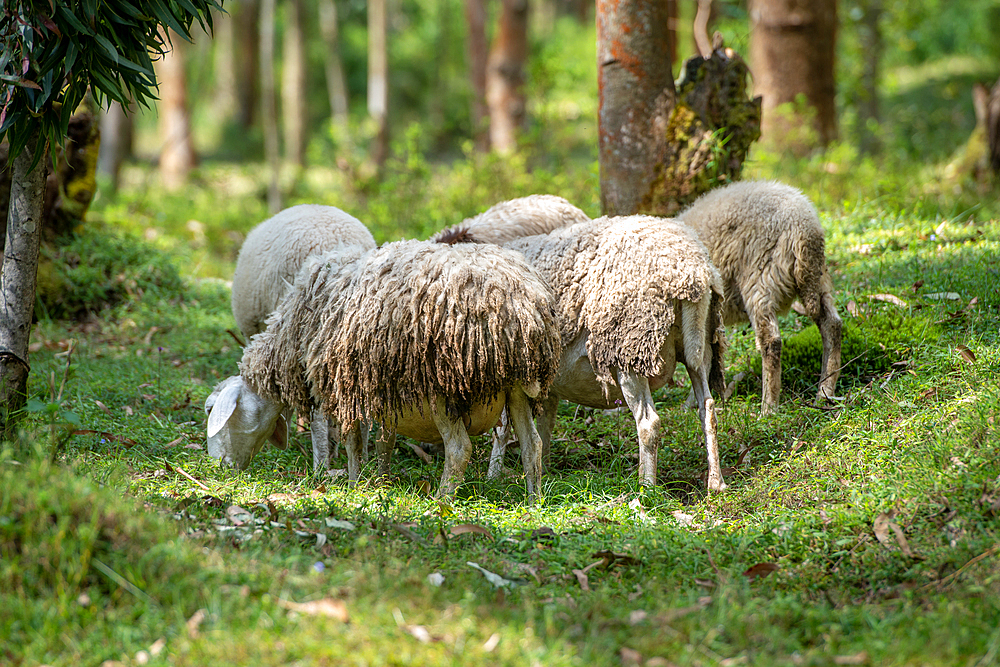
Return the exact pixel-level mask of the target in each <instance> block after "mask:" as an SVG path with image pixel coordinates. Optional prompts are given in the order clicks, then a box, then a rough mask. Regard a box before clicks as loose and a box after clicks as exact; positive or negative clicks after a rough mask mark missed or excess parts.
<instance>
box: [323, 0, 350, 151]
mask: <svg viewBox="0 0 1000 667" xmlns="http://www.w3.org/2000/svg"><path fill="white" fill-rule="evenodd" d="M319 30H320V34H321V35H322V36H323V44H324V45H325V46H326V48H325V49H324V50H323V54H324V58H323V64H324V67H325V69H326V92H327V95H328V96H329V98H330V118H331V119H332V120H333V124H334V126H336V127H337V128H338V130H339V131H340V135H341V136H340V138H342V139H344V140H347V139H349V136H348V135H349V129H348V122H347V121H348V106H347V82H346V80H345V77H344V64H343V62H342V61H341V59H340V30H339V28H338V26H337V2H336V0H319Z"/></svg>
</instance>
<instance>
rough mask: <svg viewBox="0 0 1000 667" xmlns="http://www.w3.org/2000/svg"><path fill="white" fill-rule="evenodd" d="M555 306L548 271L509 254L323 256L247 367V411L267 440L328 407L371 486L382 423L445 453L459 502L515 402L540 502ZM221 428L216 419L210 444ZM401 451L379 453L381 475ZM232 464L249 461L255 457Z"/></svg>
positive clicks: (250, 353)
mask: <svg viewBox="0 0 1000 667" xmlns="http://www.w3.org/2000/svg"><path fill="white" fill-rule="evenodd" d="M554 306H555V296H554V294H553V293H552V290H551V288H550V287H549V286H548V285H547V284H546V283H545V281H544V279H543V278H542V277H541V276H540V275H539V274H538V272H536V271H535V270H534V269H532V268H531V267H530V266H528V265H527V264H526V263H525V261H524V259H523V258H522V257H521V256H520V255H518V254H517V253H514V252H511V251H509V250H505V249H503V248H500V247H496V246H490V245H459V246H448V245H442V244H437V243H430V242H427V241H397V242H395V243H389V244H386V245H385V246H383V247H382V248H380V249H378V250H372V251H369V252H367V253H362V252H360V251H359V250H357V249H346V250H341V251H338V252H331V253H328V254H326V255H323V256H320V257H313V258H310V259H309V260H308V261H307V263H306V265H305V266H304V267H303V269H302V271H301V272H300V273H299V275H298V277H297V278H296V281H295V285H294V286H293V287H292V289H291V291H290V292H289V294H288V296H287V297H286V298H285V300H284V301H283V302H282V303H281V305H280V306H279V307H278V309H277V310H276V311H275V313H274V314H273V315H272V316H271V317H270V318H269V320H268V326H267V329H266V330H265V331H264V332H262V333H260V334H257V335H256V336H254V337H253V339H252V340H251V343H250V345H248V346H247V348H246V350H245V351H244V354H243V360H242V361H241V363H240V371H241V377H242V380H243V382H244V384H245V388H246V390H247V391H251V392H252V393H253V394H254V396H255V402H249V401H247V402H246V406H247V409H248V410H251V411H257V412H258V413H259V414H261V415H262V417H265V418H266V419H264V418H262V419H261V420H260V423H259V424H258V426H257V428H256V433H257V438H258V440H263V439H264V438H266V437H267V434H268V433H269V432H270V429H271V428H272V423H273V422H271V421H270V419H271V415H272V414H279V413H280V411H281V407H282V406H283V405H288V406H291V407H294V408H297V409H299V410H307V409H312V408H318V409H321V410H322V411H323V412H324V413H325V414H327V415H328V416H330V417H331V418H336V420H337V421H338V422H339V423H340V424H341V429H342V433H343V434H344V436H345V437H344V440H345V446H346V449H347V455H348V476H349V478H350V479H351V480H357V478H358V475H359V472H360V470H359V468H360V460H361V457H360V439H359V438H357V437H356V436H355V434H356V433H357V430H358V424H359V423H360V422H361V421H362V420H365V419H377V420H379V421H381V422H382V423H383V424H384V425H385V426H386V427H387V428H388V429H390V430H393V431H394V433H395V432H398V433H401V434H403V435H406V436H409V437H413V438H417V439H421V440H426V441H429V442H444V446H445V447H444V448H445V466H444V474H443V476H442V480H441V489H440V492H441V493H451V492H453V491H454V490H455V488H456V487H457V485H458V484H459V483H460V482H461V480H462V477H463V476H464V472H465V467H466V465H467V464H468V460H469V457H470V455H471V449H472V443H471V442H470V440H469V434H478V433H482V432H485V431H486V430H488V429H490V428H491V427H492V426H493V425H494V424H495V423H496V420H497V417H498V415H499V413H500V411H501V410H502V409H503V408H504V406H505V405H506V406H507V409H508V411H509V412H510V414H511V419H512V422H513V425H514V430H515V432H516V433H517V435H518V438H519V440H521V442H522V443H526V446H525V445H522V447H523V451H522V461H523V462H524V468H525V478H526V482H527V490H528V495H529V497H534V496H535V495H536V494H537V493H538V491H539V482H540V475H541V455H540V453H541V441H540V438H539V435H538V432H537V431H536V430H535V426H534V423H533V421H532V419H531V407H530V403H531V400H532V399H540V398H542V397H544V394H545V391H546V390H547V388H548V386H549V384H550V383H551V381H552V378H553V376H554V375H555V372H556V368H557V364H558V363H559V352H560V349H561V348H560V340H559V330H558V327H557V325H556V319H555V310H554ZM262 406H267V408H268V409H267V410H266V411H265V410H263V409H262ZM221 420H222V417H221V416H220V417H219V418H216V417H215V414H214V412H213V414H212V415H210V417H209V434H212V433H213V429H215V427H216V423H217V422H218V421H221ZM243 421H252V418H247V419H244V420H243ZM394 440H395V437H394V435H392V436H390V437H387V438H384V439H380V441H379V442H378V444H377V447H378V450H377V451H378V463H379V468H380V472H383V473H385V472H387V471H388V464H389V457H390V455H391V447H392V444H393V442H394ZM249 444H250V447H249V449H251V450H252V448H253V446H255V443H249ZM232 445H233V446H237V443H236V442H233V443H232ZM239 446H241V447H244V448H247V443H242V442H241V443H239ZM248 454H249V455H248ZM223 456H228V458H229V460H230V461H232V462H234V463H237V464H239V463H240V462H243V461H246V462H248V461H249V457H250V456H252V451H250V452H246V451H244V452H224V453H223Z"/></svg>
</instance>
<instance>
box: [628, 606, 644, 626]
mask: <svg viewBox="0 0 1000 667" xmlns="http://www.w3.org/2000/svg"><path fill="white" fill-rule="evenodd" d="M647 616H649V614H647V613H646V612H645V611H643V610H642V609H636V610H635V611H633V612H632V613H630V614H629V615H628V624H629V625H638V624H639V623H642V622H643V621H645V620H646V617H647Z"/></svg>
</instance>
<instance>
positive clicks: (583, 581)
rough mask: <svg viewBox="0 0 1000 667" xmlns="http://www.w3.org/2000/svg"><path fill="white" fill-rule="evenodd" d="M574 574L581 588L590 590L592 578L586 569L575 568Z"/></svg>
mask: <svg viewBox="0 0 1000 667" xmlns="http://www.w3.org/2000/svg"><path fill="white" fill-rule="evenodd" d="M573 575H574V576H575V577H576V581H577V583H579V584H580V590H583V591H589V590H590V578H589V577H587V573H586V572H585V571H584V570H573Z"/></svg>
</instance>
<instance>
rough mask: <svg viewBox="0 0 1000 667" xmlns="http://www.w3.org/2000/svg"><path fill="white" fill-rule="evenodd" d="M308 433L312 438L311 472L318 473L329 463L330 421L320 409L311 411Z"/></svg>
mask: <svg viewBox="0 0 1000 667" xmlns="http://www.w3.org/2000/svg"><path fill="white" fill-rule="evenodd" d="M309 434H310V437H311V438H312V450H313V472H314V473H318V472H320V471H322V470H325V469H326V468H327V467H329V465H330V422H329V420H328V419H327V418H326V415H324V414H323V413H322V412H321V411H320V410H313V411H312V419H310V420H309Z"/></svg>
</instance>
